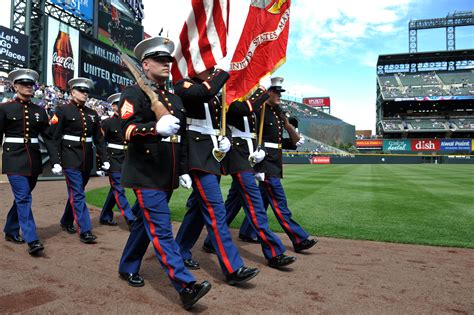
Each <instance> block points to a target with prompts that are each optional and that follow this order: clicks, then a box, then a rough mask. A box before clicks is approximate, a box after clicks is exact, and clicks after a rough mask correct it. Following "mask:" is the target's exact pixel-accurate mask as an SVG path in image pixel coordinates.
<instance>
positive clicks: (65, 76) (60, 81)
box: [45, 17, 79, 91]
mask: <svg viewBox="0 0 474 315" xmlns="http://www.w3.org/2000/svg"><path fill="white" fill-rule="evenodd" d="M46 36H47V37H48V38H47V39H46V41H47V43H48V48H47V53H46V58H45V59H46V60H47V64H46V73H47V74H46V84H47V85H54V86H57V87H58V88H60V89H61V90H63V91H65V90H67V89H68V85H67V82H68V81H69V80H70V79H72V78H74V77H76V76H78V73H79V72H78V67H79V31H78V30H76V29H74V28H72V27H70V26H68V25H67V24H64V23H61V22H60V21H58V20H56V19H53V18H51V17H49V18H48V33H47V35H46Z"/></svg>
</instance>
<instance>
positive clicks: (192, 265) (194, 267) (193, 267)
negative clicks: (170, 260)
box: [183, 259, 201, 270]
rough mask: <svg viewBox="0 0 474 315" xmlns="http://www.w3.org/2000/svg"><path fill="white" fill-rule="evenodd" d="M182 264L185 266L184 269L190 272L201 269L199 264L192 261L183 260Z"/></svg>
mask: <svg viewBox="0 0 474 315" xmlns="http://www.w3.org/2000/svg"><path fill="white" fill-rule="evenodd" d="M183 262H184V265H185V266H186V268H188V269H191V270H198V269H200V268H201V267H200V266H199V263H198V262H197V261H195V260H192V259H185V260H183Z"/></svg>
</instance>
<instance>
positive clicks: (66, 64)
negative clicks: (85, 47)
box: [53, 51, 74, 71]
mask: <svg viewBox="0 0 474 315" xmlns="http://www.w3.org/2000/svg"><path fill="white" fill-rule="evenodd" d="M53 65H58V66H61V67H63V68H66V69H69V70H72V71H74V58H72V57H59V56H58V52H57V51H55V52H53Z"/></svg>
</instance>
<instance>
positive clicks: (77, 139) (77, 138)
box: [63, 135, 92, 142]
mask: <svg viewBox="0 0 474 315" xmlns="http://www.w3.org/2000/svg"><path fill="white" fill-rule="evenodd" d="M63 139H64V140H70V141H77V142H92V137H87V138H81V137H78V136H71V135H64V136H63Z"/></svg>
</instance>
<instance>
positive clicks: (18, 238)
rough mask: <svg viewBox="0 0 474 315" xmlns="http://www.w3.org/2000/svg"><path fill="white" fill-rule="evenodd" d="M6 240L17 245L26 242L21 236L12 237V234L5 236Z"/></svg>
mask: <svg viewBox="0 0 474 315" xmlns="http://www.w3.org/2000/svg"><path fill="white" fill-rule="evenodd" d="M5 240H6V241H9V242H12V243H15V244H23V243H25V240H24V239H23V236H21V235H10V234H5Z"/></svg>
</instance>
